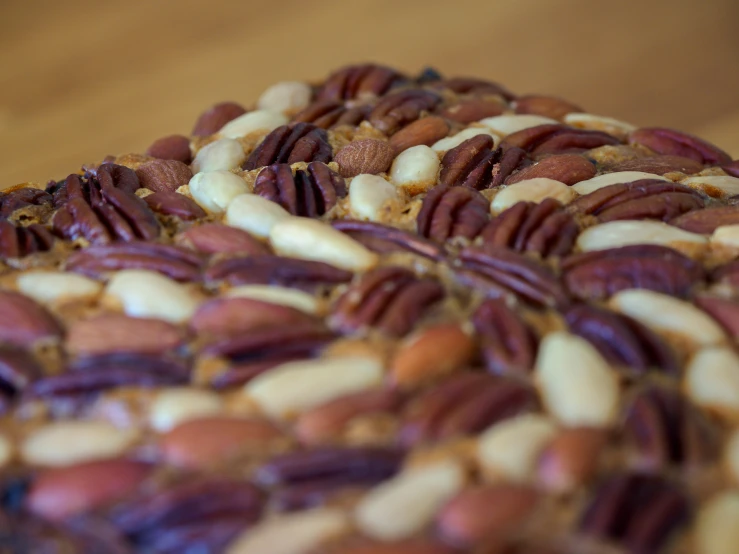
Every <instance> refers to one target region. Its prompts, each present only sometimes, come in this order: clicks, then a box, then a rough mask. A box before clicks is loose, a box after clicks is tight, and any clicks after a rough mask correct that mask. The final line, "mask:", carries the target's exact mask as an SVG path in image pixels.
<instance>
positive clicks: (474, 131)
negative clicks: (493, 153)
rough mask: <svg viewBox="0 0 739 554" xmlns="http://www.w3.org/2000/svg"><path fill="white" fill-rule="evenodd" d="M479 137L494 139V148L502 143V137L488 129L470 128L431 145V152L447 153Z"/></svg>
mask: <svg viewBox="0 0 739 554" xmlns="http://www.w3.org/2000/svg"><path fill="white" fill-rule="evenodd" d="M477 135H488V136H491V137H493V147H496V146H497V145H498V144H499V143H500V137H499V136H498V135H496V134H495V133H493V132H492V131H491V130H490V129H488V128H487V127H468V128H466V129H464V130H462V131H460V132H459V133H457V134H456V135H452V136H451V137H446V138H443V139H440V140H437V141H436V142H435V143H433V144H432V145H431V150H433V151H434V152H440V153H441V152H447V151H448V150H451V149H452V148H456V147H457V146H459V145H460V144H462V143H463V142H464V141H466V140H467V139H471V138H472V137H476V136H477Z"/></svg>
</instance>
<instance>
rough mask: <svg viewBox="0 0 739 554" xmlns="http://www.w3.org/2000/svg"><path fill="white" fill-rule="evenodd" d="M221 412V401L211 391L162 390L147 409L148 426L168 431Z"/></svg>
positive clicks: (190, 389) (187, 389)
mask: <svg viewBox="0 0 739 554" xmlns="http://www.w3.org/2000/svg"><path fill="white" fill-rule="evenodd" d="M222 411H223V400H222V399H221V397H220V395H218V394H217V393H215V392H213V391H209V390H203V389H195V388H188V387H182V388H172V389H162V390H160V391H159V392H158V393H157V395H156V398H155V399H154V402H153V403H152V405H151V408H150V409H149V424H150V425H151V427H152V428H153V429H156V430H157V431H160V432H163V431H169V430H170V429H172V428H173V427H175V426H176V425H177V424H179V423H182V422H184V421H188V420H190V419H197V418H199V417H205V416H209V415H214V414H218V413H221V412H222Z"/></svg>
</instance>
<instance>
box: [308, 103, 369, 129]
mask: <svg viewBox="0 0 739 554" xmlns="http://www.w3.org/2000/svg"><path fill="white" fill-rule="evenodd" d="M371 111H372V106H369V105H367V106H347V105H346V104H344V103H343V102H335V101H333V100H317V101H316V102H313V103H312V104H311V105H310V106H308V107H307V108H305V109H304V110H302V111H301V112H300V113H298V114H297V115H296V116H295V117H294V118H293V121H295V122H303V123H312V124H313V125H315V126H316V127H320V128H321V129H331V128H332V127H338V126H339V125H351V126H355V125H359V124H360V123H361V122H362V121H364V120H365V119H367V118H368V117H369V114H370V112H371Z"/></svg>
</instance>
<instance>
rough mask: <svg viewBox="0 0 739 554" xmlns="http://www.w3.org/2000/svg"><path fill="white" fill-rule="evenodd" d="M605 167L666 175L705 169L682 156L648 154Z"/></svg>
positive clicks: (612, 170)
mask: <svg viewBox="0 0 739 554" xmlns="http://www.w3.org/2000/svg"><path fill="white" fill-rule="evenodd" d="M605 169H607V170H608V171H609V172H615V171H644V172H645V173H654V174H655V175H664V174H665V173H672V172H675V171H676V172H680V173H686V174H692V173H698V172H699V171H700V170H701V169H703V164H701V163H700V162H696V161H695V160H691V159H690V158H683V157H681V156H648V157H644V158H634V159H631V160H623V161H620V162H616V163H613V164H607V165H606V166H605Z"/></svg>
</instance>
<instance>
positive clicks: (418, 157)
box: [390, 144, 441, 192]
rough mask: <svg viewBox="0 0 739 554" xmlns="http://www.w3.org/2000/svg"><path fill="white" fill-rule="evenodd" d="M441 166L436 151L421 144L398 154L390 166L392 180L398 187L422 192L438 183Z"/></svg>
mask: <svg viewBox="0 0 739 554" xmlns="http://www.w3.org/2000/svg"><path fill="white" fill-rule="evenodd" d="M440 166H441V162H440V161H439V156H438V155H437V154H436V152H434V151H433V150H432V149H431V148H429V147H428V146H424V145H423V144H419V145H418V146H413V147H411V148H408V149H407V150H404V151H403V152H401V153H400V154H398V156H397V157H396V158H395V160H394V161H393V165H392V166H391V167H390V180H391V181H392V183H393V184H394V185H395V186H397V187H403V188H406V187H407V188H412V189H414V192H415V191H418V192H420V191H422V190H426V189H428V188H430V187H432V186H434V185H435V184H436V177H437V175H438V173H439V167H440Z"/></svg>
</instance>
